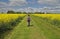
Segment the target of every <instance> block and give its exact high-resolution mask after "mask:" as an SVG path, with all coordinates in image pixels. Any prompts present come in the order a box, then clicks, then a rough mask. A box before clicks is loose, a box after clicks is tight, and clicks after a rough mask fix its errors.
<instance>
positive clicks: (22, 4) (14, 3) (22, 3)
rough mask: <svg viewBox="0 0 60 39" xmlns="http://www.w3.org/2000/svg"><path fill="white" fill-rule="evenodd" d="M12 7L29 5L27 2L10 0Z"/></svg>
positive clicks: (24, 0)
mask: <svg viewBox="0 0 60 39" xmlns="http://www.w3.org/2000/svg"><path fill="white" fill-rule="evenodd" d="M9 1H10V3H9V5H10V6H24V5H25V4H27V2H26V0H9Z"/></svg>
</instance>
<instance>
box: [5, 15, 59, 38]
mask: <svg viewBox="0 0 60 39" xmlns="http://www.w3.org/2000/svg"><path fill="white" fill-rule="evenodd" d="M26 18H27V16H26V17H25V18H24V19H23V20H22V22H21V23H19V24H18V25H17V27H15V28H14V30H13V31H12V33H11V34H9V36H8V37H6V38H5V39H60V28H57V27H55V26H54V25H52V24H51V23H48V22H47V21H45V20H43V19H42V18H40V17H37V16H33V15H31V26H30V27H27V22H26V20H27V19H26Z"/></svg>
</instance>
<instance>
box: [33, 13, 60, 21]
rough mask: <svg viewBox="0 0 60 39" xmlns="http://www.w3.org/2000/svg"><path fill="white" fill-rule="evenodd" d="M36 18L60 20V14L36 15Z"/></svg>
mask: <svg viewBox="0 0 60 39" xmlns="http://www.w3.org/2000/svg"><path fill="white" fill-rule="evenodd" d="M34 15H36V16H40V17H45V18H50V19H52V20H53V19H56V20H60V14H34Z"/></svg>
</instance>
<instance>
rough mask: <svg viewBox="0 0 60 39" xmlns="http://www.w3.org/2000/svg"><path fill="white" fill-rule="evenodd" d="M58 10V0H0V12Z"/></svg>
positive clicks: (59, 1)
mask: <svg viewBox="0 0 60 39" xmlns="http://www.w3.org/2000/svg"><path fill="white" fill-rule="evenodd" d="M8 10H13V11H22V12H23V11H25V12H60V0H0V12H7V11H8Z"/></svg>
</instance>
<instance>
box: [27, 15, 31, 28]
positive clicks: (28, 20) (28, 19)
mask: <svg viewBox="0 0 60 39" xmlns="http://www.w3.org/2000/svg"><path fill="white" fill-rule="evenodd" d="M30 21H31V19H30V15H28V18H27V22H28V27H29V26H30Z"/></svg>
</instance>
